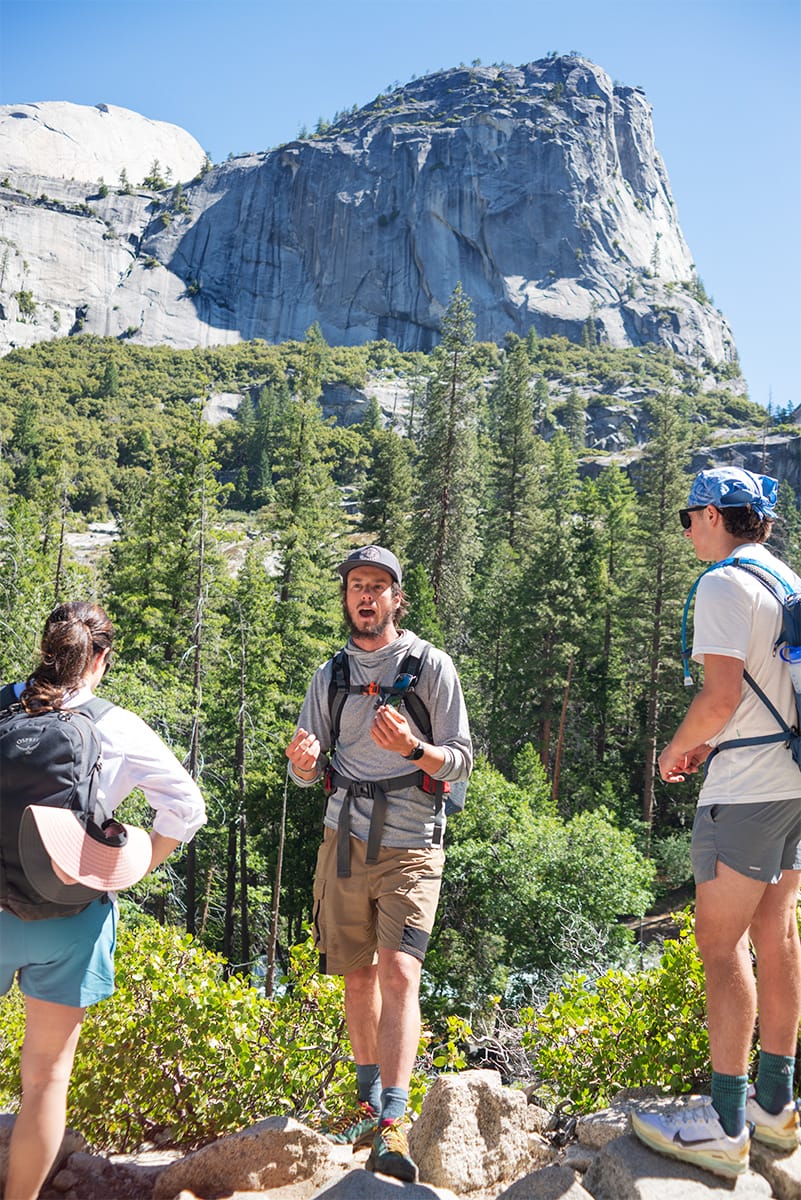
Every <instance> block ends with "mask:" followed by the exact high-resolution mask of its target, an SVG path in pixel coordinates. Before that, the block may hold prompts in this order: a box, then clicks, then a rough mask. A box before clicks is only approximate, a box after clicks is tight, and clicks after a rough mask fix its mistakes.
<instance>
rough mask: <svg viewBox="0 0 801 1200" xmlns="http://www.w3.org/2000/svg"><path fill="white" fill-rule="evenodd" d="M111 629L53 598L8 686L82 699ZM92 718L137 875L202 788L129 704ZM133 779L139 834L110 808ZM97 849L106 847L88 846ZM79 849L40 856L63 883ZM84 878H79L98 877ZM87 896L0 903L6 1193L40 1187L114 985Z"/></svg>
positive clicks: (110, 933)
mask: <svg viewBox="0 0 801 1200" xmlns="http://www.w3.org/2000/svg"><path fill="white" fill-rule="evenodd" d="M113 640H114V630H113V627H112V625H111V622H110V620H109V618H108V616H107V615H106V613H105V612H104V611H103V609H102V608H100V607H99V606H98V605H96V604H90V603H88V602H82V601H81V602H75V603H71V604H62V605H59V606H58V608H56V609H54V611H53V612H52V613H51V614H50V616H49V617H48V619H47V622H46V624H45V628H44V632H43V635H42V642H41V653H40V661H39V664H38V666H37V667H36V668H35V670H34V671H33V673H32V674H31V676H30V677H29V678H28V680H27V681H26V682H24V683H18V684H15V685H14V689H13V694H14V698H15V699H16V700H17V701H18V702H19V703H20V704H21V705H22V707H23V708H24V709H25V711H26V712H27V713H30V714H31V715H34V716H35V715H37V714H42V713H48V712H53V711H60V710H62V709H63V710H68V709H71V708H74V709H78V708H80V707H81V706H82V705H86V704H87V703H89V702H90V701H91V700H92V698H93V693H94V691H95V688H97V686H98V684H99V683H100V681H101V680H102V679H103V676H104V675H105V673H106V671H107V670H108V667H109V657H110V654H111V647H112V642H113ZM96 726H97V731H98V733H99V735H100V741H101V746H102V770H101V772H100V776H99V786H98V791H97V802H98V812H99V813H100V815H102V816H105V818H106V822H105V824H107V825H110V826H115V827H116V828H117V829H120V830H126V831H128V832H129V833H130V834H131V835H133V836H134V839H138V840H135V845H134V844H132V845H131V846H130V847H129V849H130V851H131V854H132V855H133V854H134V853H135V854H137V855H138V856H139V867H138V869H137V870H135V873H134V875H132V876H131V878H139V877H141V875H142V874H143V873H145V872H146V871H147V870H151V871H152V870H153V869H154V868H155V867H157V866H158V865H159V864H160V863H162V862H163V861H164V860H165V859H166V858H167V856H168V855H169V854H170V853H171V852H172V851H173V850H175V849H176V848H177V847H178V846H179V845H180V844H181V843H182V842H188V841H190V840H191V838H192V837H193V836H194V834H195V833H196V832H197V830H198V829H199V828H200V827H201V825H203V824H204V822H205V819H206V817H205V807H204V803H203V798H202V796H201V794H200V791H199V790H198V787H197V784H196V783H195V782H194V780H193V779H192V778H191V776H190V775H189V774H188V773H187V772H186V771H185V770H184V768H183V767H182V766H181V764H180V763H179V762H178V760H177V759H176V758H175V756H174V754H173V753H172V751H171V750H170V749H169V747H168V746H166V745H165V743H164V742H163V741H162V740H161V738H160V737H159V736H158V735H157V734H156V733H155V732H154V731H153V730H152V729H151V728H150V727H149V726H148V725H147V724H145V722H144V721H142V720H141V719H140V718H139V717H137V716H136V715H135V714H134V713H132V712H129V711H128V710H127V709H124V708H119V707H118V706H116V705H109V706H108V707H107V708H106V709H105V710H104V711H103V712H102V714H101V715H100V716H99V717H98V718H97V720H96ZM135 788H140V789H141V790H142V792H143V793H144V795H145V797H146V799H147V801H148V803H149V804H150V806H151V808H152V809H153V810H154V811H155V817H154V822H153V831H152V833H151V834H150V837H149V839H148V837H147V835H146V834H144V832H143V831H141V830H131V829H130V827H128V826H121V825H120V824H119V823H118V822H116V821H113V820H112V813H113V812H114V809H115V808H117V807H118V805H119V804H120V803H121V802H122V801H123V800H124V799H125V797H126V796H127V795H128V794H129V793H130V792H132V791H133V790H134V789H135ZM30 811H36V813H37V814H40V813H41V812H43V811H46V813H47V814H48V819H50V817H52V815H53V814H56V815H57V816H58V817H59V818H62V817H63V816H64V813H65V810H63V809H55V808H53V809H47V810H43V809H41V808H37V809H35V810H30ZM67 815H68V816H70V815H73V816H74V814H69V813H68V814H67ZM82 836H83V835H82ZM86 836H87V837H88V834H87V835H86ZM123 837H124V835H123ZM43 840H44V839H43ZM86 844H87V846H88V845H89V843H88V842H87V843H86ZM45 845H47V843H46V842H45ZM48 848H49V847H48ZM90 848H91V847H90ZM95 849H96V847H95ZM53 853H55V852H53ZM103 853H105V847H101V849H100V850H99V851H98V852H97V854H98V855H101V856H102V854H103ZM96 857H97V856H96ZM148 857H149V862H148ZM86 858H87V855H86V854H81V855H80V856H78V857H76V858H75V863H74V865H71V866H69V867H68V866H66V865H65V860H64V859H61V860H59V861H56V859H55V858H53V859H52V861H51V864H50V865H51V866H52V870H53V871H54V872H55V873H56V875H57V876H58V878H59V879H60V880H61V881H62V883H63V884H65V885H75V884H76V883H77V884H79V885H81V884H87V883H88V878H84V877H83V876H82V875H81V870H82V867H81V864H82V863H84V862H85V861H86ZM98 861H99V860H98ZM103 861H105V860H103ZM97 870H99V868H97V867H95V871H97ZM65 872H66V873H65ZM92 878H93V883H92V884H91V885H89V886H94V887H97V886H98V884H97V879H96V876H93V877H92ZM108 878H109V880H111V879H112V878H113V877H112V875H111V874H109V876H108ZM109 890H111V889H109ZM90 894H95V893H90ZM97 897H98V898H96V899H92V900H91V902H90V903H88V904H87V907H86V908H84V909H83V910H82V911H81V912H79V913H77V914H76V915H74V916H65V917H53V918H46V919H44V920H21V919H20V917H18V916H16V915H15V914H14V913H13V912H10V911H8V910H6V909H2V908H0V995H4V994H5V993H6V992H7V991H8V990H9V988H10V987H11V984H12V983H13V980H14V977H15V976H17V978H18V982H19V986H20V990H21V991H22V992H23V994H24V996H25V1009H26V1023H25V1040H24V1043H23V1047H22V1058H21V1076H22V1101H21V1105H20V1110H19V1113H18V1115H17V1118H16V1121H15V1123H14V1129H13V1132H12V1135H11V1140H10V1144H9V1157H8V1168H7V1172H6V1182H5V1191H4V1195H5V1197H6V1200H36V1197H37V1196H38V1195H39V1191H40V1188H41V1186H42V1184H43V1183H44V1181H45V1179H46V1177H47V1174H48V1172H49V1171H50V1168H51V1167H52V1165H53V1162H54V1160H55V1157H56V1155H57V1153H58V1150H59V1147H60V1145H61V1141H62V1139H63V1136H64V1129H65V1126H66V1100H67V1088H68V1085H69V1079H70V1074H71V1071H72V1063H73V1059H74V1056H75V1049H76V1046H77V1044H78V1038H79V1035H80V1030H81V1022H82V1021H83V1016H84V1013H85V1011H86V1008H87V1007H88V1006H89V1005H90V1004H95V1003H97V1002H98V1001H99V1000H103V999H106V998H107V997H108V996H110V995H111V994H112V993H113V991H114V947H115V941H116V924H117V908H116V903H115V901H114V896H113V894H111V895H108V894H103V893H100V892H98V893H97Z"/></svg>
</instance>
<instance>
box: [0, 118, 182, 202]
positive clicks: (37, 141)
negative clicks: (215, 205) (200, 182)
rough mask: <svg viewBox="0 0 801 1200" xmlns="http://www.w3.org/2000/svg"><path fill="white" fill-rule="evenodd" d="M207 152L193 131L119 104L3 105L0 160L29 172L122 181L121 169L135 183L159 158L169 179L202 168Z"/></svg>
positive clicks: (113, 183)
mask: <svg viewBox="0 0 801 1200" xmlns="http://www.w3.org/2000/svg"><path fill="white" fill-rule="evenodd" d="M205 157H206V156H205V154H204V152H203V148H202V146H201V145H200V144H199V143H198V142H197V141H195V139H194V138H193V137H192V135H191V134H190V133H187V132H186V130H185V129H181V128H180V127H179V126H178V125H169V124H168V123H167V122H166V121H151V120H150V119H149V118H148V117H143V116H140V114H139V113H136V112H131V110H130V109H128V108H118V107H117V105H116V104H96V105H94V106H92V107H90V106H88V105H85V104H70V103H68V102H67V101H65V100H48V101H45V102H43V103H39V104H4V105H0V163H1V164H2V166H3V169H4V170H9V169H10V170H12V171H15V172H16V171H21V172H26V173H27V174H29V175H40V176H54V177H56V178H61V179H82V180H84V181H86V182H91V183H94V184H97V183H98V182H99V180H100V179H101V178H102V179H104V180H105V182H106V184H107V185H108V187H110V188H113V187H117V186H118V182H119V176H120V171H122V170H123V169H124V170H125V171H126V172H127V175H128V179H129V181H130V183H131V185H132V186H133V187H136V186H137V185H138V184H139V183H140V182H141V181H142V180H143V179H144V178H145V177H146V176H147V175H149V174H150V169H151V167H152V165H153V163H154V161H157V162H158V164H159V167H160V170H161V173H162V175H165V174H166V178H167V180H168V182H169V181H170V180H171V181H172V183H177V182H178V180H179V179H180V180H183V181H186V180H187V179H191V178H192V177H193V176H194V175H196V174H197V173H198V171H199V170H200V168H201V166H202V165H203V162H204V159H205Z"/></svg>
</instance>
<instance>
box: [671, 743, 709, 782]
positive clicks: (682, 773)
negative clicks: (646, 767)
mask: <svg viewBox="0 0 801 1200" xmlns="http://www.w3.org/2000/svg"><path fill="white" fill-rule="evenodd" d="M711 753H712V747H711V746H710V745H708V744H707V743H706V742H702V743H701V745H700V746H694V747H693V749H692V750H687V751H686V752H685V753H684V754H676V752H675V750H674V749H673V743H672V742H668V744H667V746H665V748H664V750H663V751H662V753H661V754H660V755H659V775H660V777H661V778H662V779H664V781H665V783H684V780H685V777H686V776H687V775H694V774H695V773H696V772H697V770H698V768H699V766H700V765H701V763H703V762H705V761H706V759H707V758H709V755H710V754H711Z"/></svg>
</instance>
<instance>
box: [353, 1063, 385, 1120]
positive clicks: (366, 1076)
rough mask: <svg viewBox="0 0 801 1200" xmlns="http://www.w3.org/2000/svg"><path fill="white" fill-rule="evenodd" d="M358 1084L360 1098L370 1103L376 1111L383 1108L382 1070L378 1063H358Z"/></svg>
mask: <svg viewBox="0 0 801 1200" xmlns="http://www.w3.org/2000/svg"><path fill="white" fill-rule="evenodd" d="M356 1085H357V1087H358V1089H359V1100H360V1101H363V1102H366V1103H367V1104H369V1105H370V1107H371V1108H372V1110H373V1112H374V1113H377V1112H379V1111H380V1109H381V1072H380V1070H379V1068H378V1063H367V1064H366V1065H365V1064H362V1063H356Z"/></svg>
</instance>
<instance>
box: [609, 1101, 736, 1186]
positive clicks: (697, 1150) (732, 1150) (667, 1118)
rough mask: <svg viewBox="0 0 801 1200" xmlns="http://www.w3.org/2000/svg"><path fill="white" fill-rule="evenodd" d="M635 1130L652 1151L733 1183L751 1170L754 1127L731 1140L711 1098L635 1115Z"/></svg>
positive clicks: (632, 1117) (632, 1119) (634, 1113)
mask: <svg viewBox="0 0 801 1200" xmlns="http://www.w3.org/2000/svg"><path fill="white" fill-rule="evenodd" d="M631 1127H632V1129H633V1130H634V1132H635V1133H636V1135H637V1137H638V1138H639V1139H640V1141H641V1142H645V1144H646V1146H650V1148H651V1149H652V1150H656V1151H658V1152H659V1153H660V1154H666V1155H667V1156H668V1157H669V1158H678V1159H680V1160H681V1162H686V1163H692V1164H694V1165H695V1166H696V1167H701V1168H702V1169H703V1170H705V1171H711V1172H712V1174H713V1175H722V1176H723V1177H724V1178H725V1179H730V1178H731V1177H732V1176H734V1175H742V1174H743V1172H744V1171H747V1170H748V1151H749V1147H750V1145H751V1128H750V1126H749V1125H746V1127H745V1129H744V1130H743V1131H742V1133H740V1134H738V1135H737V1137H729V1135H728V1134H727V1133H726V1131H725V1129H724V1128H723V1126H722V1125H721V1123H720V1118H719V1116H718V1114H717V1112H716V1111H715V1109H714V1108H713V1107H712V1102H711V1100H710V1099H709V1096H690V1097H689V1099H688V1100H687V1102H686V1103H685V1104H682V1105H681V1107H676V1108H675V1109H670V1110H665V1111H662V1112H657V1111H653V1112H637V1111H634V1112H632V1114H631Z"/></svg>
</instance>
